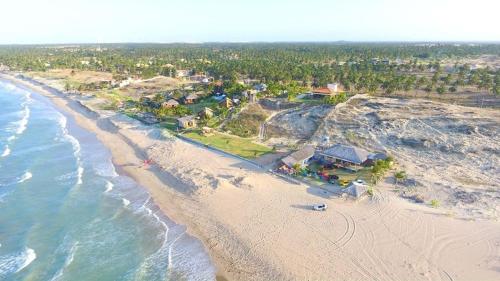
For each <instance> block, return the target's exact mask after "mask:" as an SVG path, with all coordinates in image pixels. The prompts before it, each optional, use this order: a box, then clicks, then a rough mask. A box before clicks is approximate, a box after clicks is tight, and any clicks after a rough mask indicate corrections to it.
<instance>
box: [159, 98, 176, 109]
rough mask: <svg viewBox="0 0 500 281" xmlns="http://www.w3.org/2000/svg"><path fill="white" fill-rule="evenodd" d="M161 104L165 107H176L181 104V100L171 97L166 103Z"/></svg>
mask: <svg viewBox="0 0 500 281" xmlns="http://www.w3.org/2000/svg"><path fill="white" fill-rule="evenodd" d="M161 106H162V107H163V108H174V107H178V106H179V102H178V101H176V100H174V99H170V100H168V101H166V102H164V103H162V104H161Z"/></svg>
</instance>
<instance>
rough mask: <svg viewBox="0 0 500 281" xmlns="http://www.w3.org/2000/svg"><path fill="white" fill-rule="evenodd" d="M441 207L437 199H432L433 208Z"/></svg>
mask: <svg viewBox="0 0 500 281" xmlns="http://www.w3.org/2000/svg"><path fill="white" fill-rule="evenodd" d="M439 205H441V203H440V202H439V200H437V199H432V200H431V206H432V207H433V208H437V207H439Z"/></svg>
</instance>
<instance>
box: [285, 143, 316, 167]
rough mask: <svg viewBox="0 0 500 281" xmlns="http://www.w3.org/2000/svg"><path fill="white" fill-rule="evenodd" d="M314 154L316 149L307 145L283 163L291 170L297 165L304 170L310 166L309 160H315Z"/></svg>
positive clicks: (286, 158)
mask: <svg viewBox="0 0 500 281" xmlns="http://www.w3.org/2000/svg"><path fill="white" fill-rule="evenodd" d="M314 152H315V149H314V147H313V146H310V145H307V146H304V147H303V148H302V149H300V150H298V151H295V152H294V153H292V154H290V155H288V156H287V157H285V158H283V159H281V162H283V164H285V165H286V166H288V167H289V168H293V167H294V166H295V165H299V166H300V167H301V168H304V167H306V166H307V164H309V160H311V158H313V156H314Z"/></svg>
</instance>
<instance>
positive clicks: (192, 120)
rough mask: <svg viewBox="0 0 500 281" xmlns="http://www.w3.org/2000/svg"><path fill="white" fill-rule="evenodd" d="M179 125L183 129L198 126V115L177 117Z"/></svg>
mask: <svg viewBox="0 0 500 281" xmlns="http://www.w3.org/2000/svg"><path fill="white" fill-rule="evenodd" d="M177 125H178V126H179V128H181V129H189V128H194V127H196V117H195V116H193V115H190V116H185V117H181V118H177Z"/></svg>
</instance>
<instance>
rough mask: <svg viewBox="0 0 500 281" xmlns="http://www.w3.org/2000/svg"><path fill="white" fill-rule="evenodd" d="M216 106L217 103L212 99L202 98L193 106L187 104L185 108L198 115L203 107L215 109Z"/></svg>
mask: <svg viewBox="0 0 500 281" xmlns="http://www.w3.org/2000/svg"><path fill="white" fill-rule="evenodd" d="M217 104H218V103H217V101H215V100H214V99H213V98H212V97H204V98H201V99H199V100H198V101H196V103H194V104H187V105H186V107H187V108H189V109H190V110H191V111H192V112H193V113H194V114H198V112H200V111H202V110H203V108H205V107H208V108H211V109H215V108H216V107H217Z"/></svg>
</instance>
